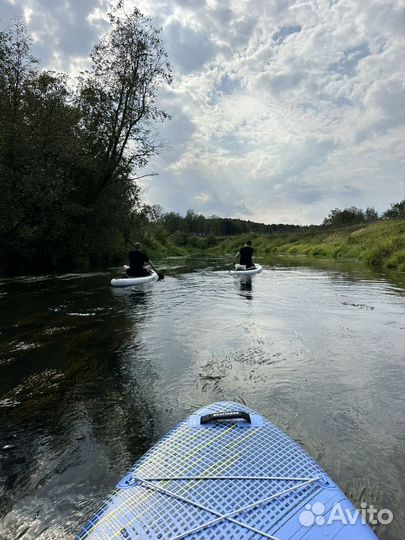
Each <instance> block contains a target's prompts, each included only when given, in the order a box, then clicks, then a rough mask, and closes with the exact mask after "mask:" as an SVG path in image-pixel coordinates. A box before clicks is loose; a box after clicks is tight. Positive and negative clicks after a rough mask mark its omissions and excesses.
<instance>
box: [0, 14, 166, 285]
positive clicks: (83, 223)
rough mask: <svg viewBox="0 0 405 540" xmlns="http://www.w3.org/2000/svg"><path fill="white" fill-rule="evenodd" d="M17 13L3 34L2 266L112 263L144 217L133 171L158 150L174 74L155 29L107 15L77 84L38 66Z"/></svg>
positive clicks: (38, 268) (3, 270)
mask: <svg viewBox="0 0 405 540" xmlns="http://www.w3.org/2000/svg"><path fill="white" fill-rule="evenodd" d="M30 45H31V39H30V37H29V35H28V34H27V31H26V28H25V26H24V24H23V23H22V22H21V21H17V22H16V23H14V24H13V25H11V27H10V28H8V29H6V30H4V31H2V32H0V117H1V123H0V191H1V193H2V196H1V198H0V261H1V263H0V274H18V273H36V272H42V271H53V270H63V269H73V268H83V267H88V266H100V265H106V264H110V263H112V262H114V261H116V260H118V258H119V257H122V254H123V252H125V251H127V247H125V240H127V239H128V238H127V237H128V231H131V232H132V231H133V230H137V228H138V229H139V228H141V227H142V226H143V225H145V223H146V222H148V220H147V218H146V213H147V212H146V209H145V208H143V207H142V205H141V201H140V192H139V187H138V186H137V184H136V182H135V181H134V178H133V176H132V173H133V171H134V170H136V169H137V168H139V167H141V166H143V165H145V163H146V162H147V161H148V159H149V157H150V156H151V155H152V154H154V153H156V152H158V150H159V147H160V145H159V143H158V142H157V140H156V138H155V135H154V133H153V131H152V129H151V126H152V124H153V125H154V124H155V123H156V121H157V120H164V119H165V118H166V117H167V115H166V114H165V113H164V112H163V111H161V110H159V109H158V107H157V93H158V91H159V88H160V86H161V85H162V84H165V83H169V82H170V81H171V74H170V66H169V64H168V62H167V58H166V54H165V52H164V50H163V48H162V45H161V41H160V37H159V32H158V31H157V30H155V29H154V28H153V27H152V25H151V23H150V21H149V20H148V19H145V18H144V17H143V16H142V15H141V14H140V12H139V11H138V10H136V9H135V10H134V11H133V12H132V13H131V14H130V15H125V16H124V17H118V16H116V15H115V14H114V13H110V30H109V32H108V33H107V35H106V36H105V37H104V38H103V39H102V40H101V41H100V43H98V44H97V45H96V46H95V47H94V49H93V51H92V54H91V67H90V70H89V72H86V73H83V74H82V76H81V79H80V83H79V86H78V90H77V91H76V92H74V91H72V90H71V87H70V86H69V84H68V80H67V76H66V75H63V74H58V73H52V72H47V71H40V70H39V69H38V66H37V65H38V62H37V60H35V59H34V58H33V57H32V56H31V53H30Z"/></svg>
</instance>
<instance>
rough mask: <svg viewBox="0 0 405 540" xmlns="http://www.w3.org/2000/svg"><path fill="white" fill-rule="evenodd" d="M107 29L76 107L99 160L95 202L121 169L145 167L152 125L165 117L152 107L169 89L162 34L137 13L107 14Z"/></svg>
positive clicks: (153, 142)
mask: <svg viewBox="0 0 405 540" xmlns="http://www.w3.org/2000/svg"><path fill="white" fill-rule="evenodd" d="M108 17H109V22H110V30H109V32H108V33H107V35H106V36H105V37H103V38H102V39H101V41H100V42H99V43H98V44H97V45H96V46H95V47H94V48H93V50H92V52H91V55H90V58H91V62H92V65H91V68H90V70H89V71H88V72H85V73H83V74H82V76H81V78H80V82H79V105H80V107H81V110H82V112H83V117H84V120H83V127H84V129H85V130H86V131H87V132H88V134H89V138H88V141H87V142H88V145H89V147H91V148H92V150H93V151H95V152H96V153H97V154H98V155H99V157H100V161H101V171H100V173H101V174H100V180H99V183H98V185H97V187H96V190H95V193H94V197H97V196H98V195H99V194H100V193H101V192H102V191H103V190H104V189H105V188H106V186H107V185H108V184H110V183H111V182H114V181H115V180H116V178H117V174H118V173H119V171H120V169H121V168H124V169H126V171H127V172H129V171H132V170H133V169H134V168H140V167H142V166H144V165H145V164H146V163H147V161H148V159H149V158H150V156H152V155H153V154H155V153H157V152H158V150H159V148H160V147H161V145H160V143H159V141H158V140H157V138H156V136H155V133H154V131H153V129H152V125H153V124H154V123H155V122H156V121H163V120H164V119H166V118H168V115H167V114H166V113H165V112H164V111H162V110H160V109H159V108H158V106H157V103H156V98H157V93H158V90H159V89H160V88H161V87H162V86H163V85H165V84H170V83H171V80H172V77H171V68H170V64H169V62H168V60H167V55H166V53H165V51H164V49H163V47H162V42H161V38H160V30H157V29H156V28H154V27H153V25H152V23H151V20H150V19H147V18H145V17H144V16H143V15H142V14H141V13H140V11H138V10H137V9H136V8H135V9H134V10H133V11H132V13H131V14H130V15H126V14H123V13H122V9H121V5H120V3H118V4H117V7H116V9H115V13H114V12H113V11H111V12H110V13H109V14H108Z"/></svg>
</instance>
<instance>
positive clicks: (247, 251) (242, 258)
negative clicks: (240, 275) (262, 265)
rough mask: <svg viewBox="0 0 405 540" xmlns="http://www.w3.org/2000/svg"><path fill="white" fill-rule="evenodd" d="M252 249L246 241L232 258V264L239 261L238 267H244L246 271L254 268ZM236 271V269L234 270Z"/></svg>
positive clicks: (250, 242) (249, 241)
mask: <svg viewBox="0 0 405 540" xmlns="http://www.w3.org/2000/svg"><path fill="white" fill-rule="evenodd" d="M253 253H254V249H253V248H252V241H251V240H248V241H247V242H246V244H245V245H244V246H242V247H241V248H240V250H239V251H238V253H237V254H236V255H235V257H234V258H233V262H236V261H237V260H238V259H239V265H240V266H244V267H245V268H246V270H249V269H253V268H255V265H254V263H253V260H252V256H253ZM236 269H237V268H236Z"/></svg>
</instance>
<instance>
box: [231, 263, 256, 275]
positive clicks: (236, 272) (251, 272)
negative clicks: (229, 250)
mask: <svg viewBox="0 0 405 540" xmlns="http://www.w3.org/2000/svg"><path fill="white" fill-rule="evenodd" d="M262 271H263V267H262V266H261V265H260V264H255V267H254V268H251V269H250V270H249V269H248V270H246V268H245V269H240V270H238V269H236V270H230V272H229V273H230V274H231V276H254V275H255V274H260V272H262Z"/></svg>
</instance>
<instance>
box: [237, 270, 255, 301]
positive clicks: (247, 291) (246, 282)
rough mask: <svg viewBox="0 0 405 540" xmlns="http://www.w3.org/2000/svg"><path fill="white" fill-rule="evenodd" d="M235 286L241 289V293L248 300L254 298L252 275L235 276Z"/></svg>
mask: <svg viewBox="0 0 405 540" xmlns="http://www.w3.org/2000/svg"><path fill="white" fill-rule="evenodd" d="M234 281H235V283H234V286H235V288H236V289H237V290H238V291H239V295H240V296H242V297H243V298H246V300H253V279H252V277H251V276H240V277H236V278H234Z"/></svg>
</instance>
